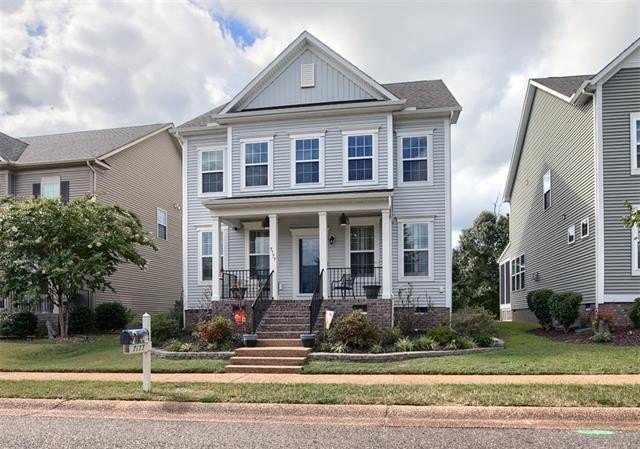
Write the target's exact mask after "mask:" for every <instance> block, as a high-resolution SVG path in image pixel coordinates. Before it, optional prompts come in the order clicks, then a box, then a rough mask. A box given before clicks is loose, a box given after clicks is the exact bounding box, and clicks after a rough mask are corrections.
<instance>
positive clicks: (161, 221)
mask: <svg viewBox="0 0 640 449" xmlns="http://www.w3.org/2000/svg"><path fill="white" fill-rule="evenodd" d="M156 215H157V221H158V223H157V226H158V229H157V233H156V235H157V237H158V238H159V239H161V240H167V211H166V210H164V209H160V208H159V207H158V209H157V214H156Z"/></svg>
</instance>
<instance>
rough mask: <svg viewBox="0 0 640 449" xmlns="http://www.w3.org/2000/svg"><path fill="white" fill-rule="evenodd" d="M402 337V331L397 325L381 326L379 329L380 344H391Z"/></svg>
mask: <svg viewBox="0 0 640 449" xmlns="http://www.w3.org/2000/svg"><path fill="white" fill-rule="evenodd" d="M401 338H402V332H400V329H399V328H397V327H383V328H382V329H380V344H381V345H382V346H393V345H395V344H396V342H397V341H398V340H400V339H401Z"/></svg>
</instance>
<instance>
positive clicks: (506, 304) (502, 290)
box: [498, 259, 511, 310]
mask: <svg viewBox="0 0 640 449" xmlns="http://www.w3.org/2000/svg"><path fill="white" fill-rule="evenodd" d="M505 266H506V267H507V268H508V269H509V288H508V291H507V289H505V281H506V279H505V276H504V271H506V269H507V268H505V269H503V268H502V267H505ZM498 270H499V272H500V275H499V278H500V290H499V292H498V293H499V295H498V296H499V297H500V298H499V301H500V310H511V259H507V260H505V261H504V262H502V263H501V264H499V265H498ZM507 296H508V297H509V302H507ZM503 298H504V301H505V302H504V303H503V302H502V300H503Z"/></svg>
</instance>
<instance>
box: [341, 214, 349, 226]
mask: <svg viewBox="0 0 640 449" xmlns="http://www.w3.org/2000/svg"><path fill="white" fill-rule="evenodd" d="M348 224H349V217H347V216H346V215H345V214H344V213H343V214H342V215H340V226H347V225H348Z"/></svg>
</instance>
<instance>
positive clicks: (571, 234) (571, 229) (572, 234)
mask: <svg viewBox="0 0 640 449" xmlns="http://www.w3.org/2000/svg"><path fill="white" fill-rule="evenodd" d="M571 237H573V240H571ZM575 242H576V225H571V226H569V227H568V228H567V245H572V244H574V243H575Z"/></svg>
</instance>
